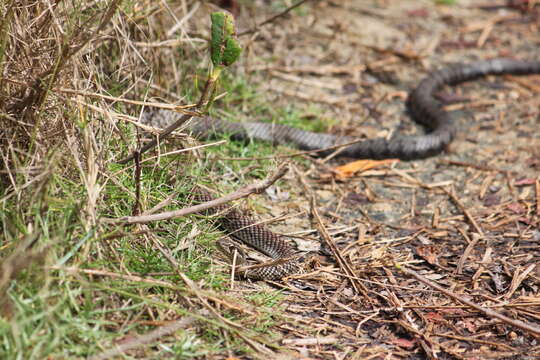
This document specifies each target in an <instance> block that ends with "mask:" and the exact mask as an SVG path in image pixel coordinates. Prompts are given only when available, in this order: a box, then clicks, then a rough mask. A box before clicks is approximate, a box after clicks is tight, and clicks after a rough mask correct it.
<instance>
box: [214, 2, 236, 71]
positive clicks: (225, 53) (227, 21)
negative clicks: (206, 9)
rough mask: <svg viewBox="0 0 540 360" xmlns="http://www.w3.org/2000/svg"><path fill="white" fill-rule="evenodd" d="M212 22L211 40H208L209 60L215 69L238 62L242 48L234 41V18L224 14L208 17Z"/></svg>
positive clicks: (219, 13) (216, 13)
mask: <svg viewBox="0 0 540 360" xmlns="http://www.w3.org/2000/svg"><path fill="white" fill-rule="evenodd" d="M210 19H211V20H212V30H211V32H212V39H211V40H210V58H211V59H212V63H213V64H214V66H215V67H226V66H229V65H231V64H232V63H234V62H235V61H236V60H238V57H239V56H240V53H241V52H242V48H241V47H240V44H239V43H238V40H237V39H236V31H235V29H234V18H233V17H232V15H231V14H229V13H225V12H215V13H212V14H211V15H210Z"/></svg>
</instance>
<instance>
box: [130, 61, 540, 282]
mask: <svg viewBox="0 0 540 360" xmlns="http://www.w3.org/2000/svg"><path fill="white" fill-rule="evenodd" d="M539 73H540V61H536V60H532V61H522V60H513V59H504V58H500V59H492V60H484V61H477V62H473V63H469V64H462V65H455V66H451V67H447V68H444V69H441V70H437V71H434V72H432V73H431V74H430V75H428V76H427V77H426V78H425V79H424V80H422V81H421V82H420V84H419V85H418V87H417V88H416V89H414V90H413V91H412V92H411V93H410V94H409V97H408V100H407V107H408V109H409V112H410V114H411V116H412V118H413V119H414V121H416V122H417V123H419V124H421V125H423V126H424V127H425V128H426V130H427V133H426V134H422V135H412V136H409V135H396V136H394V137H393V138H390V139H386V138H375V139H367V140H362V141H359V139H358V138H355V137H351V136H337V135H332V134H324V133H314V132H310V131H305V130H301V129H297V128H293V127H289V126H285V125H279V124H269V123H260V122H242V123H235V122H230V121H226V120H222V119H217V118H213V117H199V118H193V119H192V120H191V121H190V123H189V125H188V127H187V130H188V131H191V133H192V134H193V135H194V136H197V137H203V138H205V137H210V136H213V135H216V134H229V135H230V136H231V137H232V139H238V140H249V139H256V140H264V141H270V142H272V143H274V144H291V145H293V146H296V147H298V148H299V149H302V150H308V151H316V150H320V151H319V152H318V153H317V154H318V155H319V156H325V155H328V154H330V153H332V152H333V151H335V146H336V145H343V144H348V143H351V142H355V143H354V144H351V145H348V146H345V147H343V148H342V149H341V151H340V152H339V154H338V155H339V156H344V157H352V158H358V159H385V158H399V159H402V160H414V159H421V158H426V157H430V156H434V155H436V154H438V153H440V152H441V151H443V150H444V148H445V147H446V146H447V145H448V144H449V143H450V142H451V141H452V140H453V138H454V136H455V134H456V126H455V123H454V120H453V118H452V116H451V113H449V112H447V111H445V110H443V108H442V106H441V104H440V103H439V101H437V100H436V98H435V97H434V94H435V92H436V91H437V90H438V89H440V88H441V87H442V86H444V85H456V84H459V83H462V82H465V81H469V80H474V79H476V78H479V77H483V76H486V75H505V74H512V75H526V74H539ZM178 116H180V115H179V114H177V113H175V112H172V111H169V110H163V109H157V110H147V111H145V112H143V115H142V119H141V122H143V123H145V124H147V125H151V126H153V127H158V128H165V127H166V126H167V125H169V124H171V123H172V122H173V121H175V120H176V119H177V118H178ZM333 147H334V148H333ZM328 148H332V149H328ZM198 197H199V200H200V201H208V200H211V199H212V196H211V195H210V194H209V193H207V192H201V193H199V195H198ZM218 210H222V215H221V216H220V219H221V220H220V221H219V226H220V227H221V228H222V229H223V230H224V231H226V232H228V233H231V234H234V235H233V236H234V237H235V238H237V239H239V240H241V241H242V242H244V243H246V244H248V245H250V246H252V247H254V248H255V249H257V250H259V251H261V252H263V253H264V254H266V255H268V256H270V257H271V258H273V259H289V258H291V257H292V256H293V255H294V254H295V251H294V249H293V247H292V245H290V244H289V243H288V242H286V241H285V240H284V239H282V238H280V237H279V236H277V235H276V234H274V233H272V232H271V231H270V230H268V229H266V228H265V227H264V226H262V225H256V224H255V221H254V220H253V219H251V218H249V217H248V216H246V215H244V214H242V213H240V212H239V211H237V210H226V209H225V208H222V209H218ZM254 224H255V225H254ZM299 267H300V264H299V260H298V259H296V258H294V256H293V258H292V259H291V260H286V261H284V263H283V264H279V265H273V264H272V265H268V266H263V267H260V268H258V269H256V270H254V271H251V272H248V273H246V274H245V276H246V277H249V278H253V279H269V280H275V279H279V278H282V277H284V276H287V275H290V274H292V273H294V272H297V271H298V270H299Z"/></svg>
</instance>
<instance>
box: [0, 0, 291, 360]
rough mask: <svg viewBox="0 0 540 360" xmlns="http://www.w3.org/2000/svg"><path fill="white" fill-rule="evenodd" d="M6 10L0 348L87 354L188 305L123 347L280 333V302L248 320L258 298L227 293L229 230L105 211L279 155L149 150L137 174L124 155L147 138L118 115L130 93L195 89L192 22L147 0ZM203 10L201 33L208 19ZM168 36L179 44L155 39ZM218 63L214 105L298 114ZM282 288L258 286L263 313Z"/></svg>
mask: <svg viewBox="0 0 540 360" xmlns="http://www.w3.org/2000/svg"><path fill="white" fill-rule="evenodd" d="M180 3H181V2H174V1H173V2H171V4H170V5H171V6H173V7H174V8H176V9H179V7H178V8H177V7H176V6H178V5H179V4H180ZM185 10H188V9H185ZM0 11H1V13H2V15H3V17H2V20H1V21H0V67H1V69H2V70H3V76H2V78H1V79H0V89H1V91H0V97H1V101H0V125H1V126H2V128H3V129H4V131H3V132H2V133H1V135H0V142H1V144H0V146H1V148H2V153H1V157H0V220H1V224H0V230H1V232H2V237H1V239H0V259H1V261H0V263H1V265H0V344H1V345H0V358H2V359H42V358H47V357H50V358H77V357H79V358H83V357H90V356H94V355H97V354H100V353H102V352H104V351H106V350H107V349H109V348H111V347H114V345H115V344H121V343H123V342H128V343H129V341H130V340H133V339H134V338H135V335H144V334H147V335H151V334H152V331H154V330H155V329H157V328H160V327H161V326H164V325H166V324H169V323H171V322H178V321H183V320H186V325H185V326H183V327H182V328H180V329H178V330H176V331H171V332H170V333H167V334H166V335H163V336H161V337H159V339H157V338H156V339H154V340H152V341H149V343H148V344H150V345H152V344H157V345H156V346H150V347H148V346H142V345H141V344H139V346H136V350H131V351H130V352H129V356H133V357H140V358H161V357H163V356H175V357H180V358H190V357H193V358H197V357H205V356H206V357H212V356H217V355H219V356H222V355H223V354H228V353H236V354H245V353H251V352H257V353H261V354H264V353H265V352H267V351H268V350H267V349H270V348H273V349H275V346H274V345H271V344H268V343H266V342H265V341H261V340H260V339H261V338H262V339H264V336H262V335H265V334H266V333H267V332H268V331H269V329H270V327H271V325H272V324H274V323H275V322H276V321H277V320H276V315H275V312H274V315H272V316H271V318H268V320H264V321H263V320H261V321H262V322H260V323H261V324H262V323H264V325H261V326H251V325H250V324H251V322H255V323H259V320H256V319H257V316H255V318H254V317H253V316H252V315H253V314H255V315H258V312H257V310H255V312H253V310H250V312H242V311H241V310H239V309H243V308H246V309H247V308H250V306H251V304H253V303H259V302H258V301H257V300H256V299H249V298H247V299H241V300H237V299H230V298H228V297H226V296H224V295H223V294H222V292H223V291H224V290H226V289H227V287H228V274H227V272H226V267H225V266H222V265H220V266H216V265H218V264H219V261H217V260H216V258H218V257H217V256H216V255H215V247H214V243H215V240H216V239H217V238H218V237H220V236H222V234H220V233H218V232H216V231H214V230H213V228H212V226H211V223H210V222H207V221H206V220H205V219H204V218H203V217H200V216H193V217H190V218H183V219H176V220H173V221H167V222H165V221H164V222H158V223H153V224H148V225H146V226H133V227H124V226H119V225H117V224H114V223H112V222H110V221H108V219H111V218H113V219H114V218H119V217H122V216H126V215H132V214H133V212H134V209H136V211H146V210H149V209H152V208H154V207H156V206H158V207H159V211H166V210H173V209H178V208H180V207H183V206H186V205H187V204H188V200H187V195H188V194H189V189H190V188H191V186H192V184H193V183H194V182H199V183H207V184H213V186H214V187H216V188H219V189H223V190H224V191H229V190H232V189H234V188H236V187H238V185H239V183H247V182H252V181H253V180H254V179H260V178H262V177H264V176H265V175H266V171H267V168H271V167H273V166H275V161H274V160H264V161H261V162H260V163H259V164H258V166H252V167H246V164H247V163H246V162H242V161H229V160H224V159H223V158H226V157H260V156H271V155H272V154H274V150H275V149H274V148H273V147H272V145H270V144H260V143H249V144H239V143H235V142H232V141H228V142H227V143H226V144H225V145H224V146H221V147H220V148H209V149H208V150H207V151H205V152H204V153H203V155H200V154H199V155H196V154H187V155H181V156H176V157H163V158H161V159H159V161H157V160H155V161H148V162H145V163H143V164H142V167H141V176H140V184H138V182H137V181H136V180H135V179H136V177H135V176H134V171H133V168H132V167H131V166H130V165H119V164H118V163H117V161H118V160H119V159H120V158H121V156H122V154H124V155H125V154H127V153H129V152H130V151H131V150H133V149H134V148H135V147H137V146H138V145H137V144H139V143H142V142H143V141H144V136H143V134H142V133H141V132H140V131H137V130H136V129H135V127H133V126H132V125H131V124H129V123H128V122H126V121H125V118H126V117H127V116H137V115H138V113H139V110H140V109H139V108H138V107H136V106H134V105H133V104H132V103H130V101H126V99H128V98H129V99H131V100H140V99H143V98H145V96H148V97H155V98H167V99H177V101H178V102H179V103H183V104H185V103H189V102H190V101H191V100H193V99H198V98H199V97H200V94H201V92H202V83H201V82H199V83H198V85H199V86H198V87H194V86H191V85H193V84H195V83H196V81H194V79H200V75H197V74H201V73H205V74H206V73H207V71H208V68H209V63H208V58H207V56H206V55H205V46H206V45H205V42H202V41H199V40H200V39H201V38H199V37H197V35H193V34H196V33H198V32H197V31H192V30H193V29H191V30H190V31H187V29H185V28H181V29H178V30H177V32H173V33H171V34H169V33H168V32H169V31H170V29H171V28H172V27H173V26H174V25H175V24H177V23H176V22H175V20H174V17H172V16H171V14H170V13H169V9H167V8H166V7H164V6H163V5H162V4H156V3H154V2H150V1H143V2H137V3H134V2H120V1H109V2H101V3H99V4H98V3H96V4H86V3H80V2H59V3H57V4H55V5H54V6H51V5H50V4H49V2H46V1H41V0H38V1H36V2H33V3H32V4H26V5H24V6H23V5H21V4H20V3H19V2H16V1H14V0H8V1H7V2H3V3H2V4H1V5H0ZM184 15H186V14H184ZM200 23H201V25H200V26H201V29H198V30H200V33H201V34H207V33H208V29H209V22H207V21H201V22H200ZM171 38H173V39H176V40H175V41H177V42H176V44H177V45H176V46H178V44H180V45H181V46H180V47H181V50H178V48H177V47H171V48H169V49H167V48H166V49H165V50H164V49H162V48H160V47H159V46H156V44H157V43H159V41H161V40H160V39H171ZM184 44H188V45H185V46H184ZM180 51H181V53H182V57H177V55H178V53H179V52H180ZM223 74H224V75H225V76H223V78H222V83H221V85H220V86H221V89H224V90H226V91H227V92H228V95H227V96H225V97H224V98H222V99H220V100H218V101H217V102H216V103H215V105H214V109H215V110H214V111H217V109H218V108H225V109H227V111H228V112H229V114H230V117H240V116H239V115H240V114H242V113H243V112H244V110H245V109H246V108H249V109H254V114H255V116H256V117H257V118H266V119H268V120H269V121H272V120H274V119H275V118H276V116H281V114H282V111H285V112H287V113H288V114H289V119H290V121H291V123H294V122H297V121H298V122H301V120H300V118H301V115H300V113H298V112H295V111H294V110H291V109H288V110H275V109H273V108H272V107H271V106H269V105H267V104H264V102H263V101H262V100H261V98H260V97H259V96H257V91H256V90H255V89H254V88H253V87H251V86H250V85H249V84H248V83H247V82H246V81H245V79H243V78H242V77H240V76H233V75H232V74H226V73H223ZM157 84H159V85H157ZM134 94H140V97H139V95H134ZM174 146H175V145H174V143H173V144H172V145H170V146H164V147H162V150H161V151H163V152H164V151H166V149H167V147H170V148H172V147H174ZM151 156H153V155H151V154H149V155H148V156H147V157H151ZM147 157H145V158H147ZM216 179H220V180H219V182H217V181H216ZM139 185H140V194H139V195H137V186H139ZM220 301H223V302H220ZM277 304H278V301H264V302H263V303H262V304H261V305H262V306H263V308H262V309H261V316H262V317H261V319H266V315H265V314H264V308H266V307H268V308H273V307H276V306H277ZM216 309H217V310H216ZM246 313H249V314H250V316H246ZM254 319H255V320H254ZM187 320H190V321H187Z"/></svg>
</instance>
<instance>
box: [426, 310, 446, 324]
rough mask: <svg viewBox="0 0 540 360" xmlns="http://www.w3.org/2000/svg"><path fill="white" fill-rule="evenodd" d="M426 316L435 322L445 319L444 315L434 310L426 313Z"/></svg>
mask: <svg viewBox="0 0 540 360" xmlns="http://www.w3.org/2000/svg"><path fill="white" fill-rule="evenodd" d="M426 318H427V319H428V320H431V321H433V322H439V321H444V317H443V316H442V315H441V314H439V313H436V312H433V311H430V312H428V313H427V314H426Z"/></svg>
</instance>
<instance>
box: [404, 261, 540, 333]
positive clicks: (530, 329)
mask: <svg viewBox="0 0 540 360" xmlns="http://www.w3.org/2000/svg"><path fill="white" fill-rule="evenodd" d="M398 269H399V270H400V271H402V272H403V273H405V274H407V275H409V276H411V277H413V278H415V279H416V280H418V281H420V282H422V283H424V284H426V285H427V286H429V287H431V288H433V289H435V290H437V291H440V292H442V293H443V294H445V295H446V296H449V297H451V298H452V299H454V300H457V301H459V302H460V303H462V304H465V305H468V306H470V307H472V308H473V309H475V310H478V311H480V312H481V313H483V314H484V315H486V316H489V317H492V318H496V319H499V320H501V321H502V322H504V323H506V324H508V325H511V326H515V327H517V328H519V329H521V330H524V331H526V332H528V333H530V334H532V335H534V336H537V337H540V328H538V327H536V326H533V325H531V324H527V323H525V322H523V321H521V320H517V319H511V318H509V317H507V316H505V315H503V314H499V313H498V312H496V311H493V310H491V309H487V308H484V307H482V306H480V305H477V304H475V303H473V302H472V301H470V300H467V299H465V298H464V297H462V296H459V295H457V294H454V293H453V292H451V291H449V290H447V289H445V288H443V287H442V286H439V285H437V284H436V283H434V282H432V281H430V280H428V279H427V278H425V277H424V276H422V275H420V274H418V273H416V272H415V271H413V270H410V269H407V268H405V267H402V266H399V267H398Z"/></svg>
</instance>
